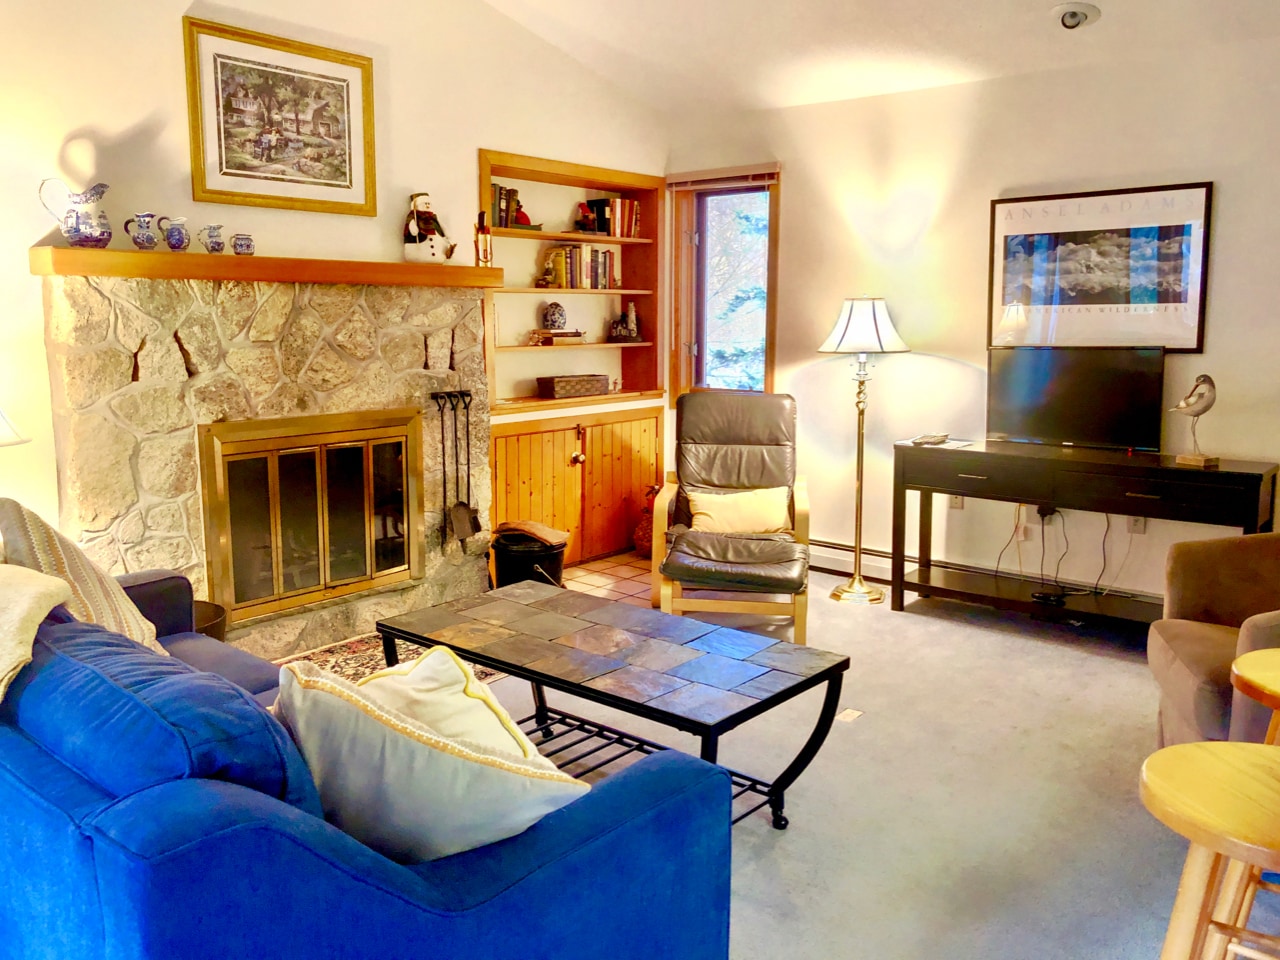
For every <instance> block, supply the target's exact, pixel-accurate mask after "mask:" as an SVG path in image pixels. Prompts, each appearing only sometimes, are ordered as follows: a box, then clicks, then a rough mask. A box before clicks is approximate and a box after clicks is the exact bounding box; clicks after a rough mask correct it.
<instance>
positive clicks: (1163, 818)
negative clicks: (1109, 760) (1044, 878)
mask: <svg viewBox="0 0 1280 960" xmlns="http://www.w3.org/2000/svg"><path fill="white" fill-rule="evenodd" d="M1139 786H1140V793H1141V796H1142V802H1143V804H1144V805H1145V806H1146V808H1147V810H1149V811H1150V812H1151V814H1152V816H1154V817H1155V818H1156V819H1157V820H1159V821H1160V822H1161V823H1163V824H1164V825H1165V826H1166V827H1168V828H1169V829H1170V830H1172V831H1174V832H1175V833H1177V834H1180V835H1181V836H1184V837H1186V838H1187V839H1188V840H1190V841H1191V849H1190V850H1188V851H1187V860H1186V864H1185V866H1184V867H1183V869H1182V878H1181V880H1179V882H1178V894H1177V897H1176V898H1175V899H1174V902H1173V912H1172V914H1171V916H1170V917H1169V930H1168V932H1167V933H1166V935H1165V941H1164V949H1163V950H1162V951H1161V953H1160V960H1201V958H1215V960H1216V958H1222V957H1226V956H1232V957H1250V958H1280V937H1273V936H1269V935H1267V934H1261V933H1255V932H1253V931H1250V930H1247V929H1245V928H1244V924H1245V923H1246V922H1247V921H1248V914H1249V908H1250V906H1251V905H1252V899H1253V897H1252V893H1253V885H1254V883H1255V882H1256V876H1257V872H1258V871H1259V870H1280V750H1276V748H1275V747H1272V746H1267V745H1265V744H1260V743H1229V742H1227V743H1221V742H1209V743H1183V744H1178V745H1177V746H1173V747H1165V748H1164V749H1163V750H1157V751H1156V752H1155V753H1153V754H1152V755H1151V756H1149V757H1148V758H1147V759H1146V762H1144V763H1143V765H1142V773H1141V775H1140V778H1139Z"/></svg>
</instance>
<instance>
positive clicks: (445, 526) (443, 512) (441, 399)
mask: <svg viewBox="0 0 1280 960" xmlns="http://www.w3.org/2000/svg"><path fill="white" fill-rule="evenodd" d="M431 399H432V400H434V401H435V402H436V409H437V410H439V411H440V552H441V553H445V552H446V551H445V541H446V540H448V539H449V472H448V471H449V454H448V451H449V446H448V444H447V443H446V442H445V439H444V405H445V402H446V397H445V395H444V394H443V393H433V394H432V395H431Z"/></svg>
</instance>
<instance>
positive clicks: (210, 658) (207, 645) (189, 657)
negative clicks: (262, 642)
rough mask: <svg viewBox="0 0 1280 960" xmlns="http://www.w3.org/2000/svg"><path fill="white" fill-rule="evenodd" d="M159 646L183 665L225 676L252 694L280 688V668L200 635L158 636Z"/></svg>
mask: <svg viewBox="0 0 1280 960" xmlns="http://www.w3.org/2000/svg"><path fill="white" fill-rule="evenodd" d="M160 645H161V646H162V647H164V648H165V649H166V650H168V651H169V653H170V654H171V655H172V656H175V657H177V658H178V659H179V660H181V661H182V662H183V663H188V664H190V665H191V666H193V667H195V668H196V669H197V670H208V671H209V672H210V673H216V674H218V675H219V676H222V677H226V678H227V679H228V680H230V681H231V682H232V683H234V684H236V686H240V687H244V688H245V689H246V690H248V691H249V692H250V693H252V694H259V693H265V692H267V691H268V690H275V689H276V688H278V687H279V686H280V668H279V667H277V666H276V665H275V664H274V663H271V662H270V661H267V660H263V659H262V658H261V657H255V656H254V655H253V654H252V653H248V652H247V651H244V650H241V649H240V648H239V647H233V646H231V644H229V643H223V642H222V641H221V640H215V639H213V637H206V636H205V635H204V634H203V633H176V634H173V635H172V636H168V637H161V638H160Z"/></svg>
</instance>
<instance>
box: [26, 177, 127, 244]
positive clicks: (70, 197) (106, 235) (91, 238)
mask: <svg viewBox="0 0 1280 960" xmlns="http://www.w3.org/2000/svg"><path fill="white" fill-rule="evenodd" d="M51 183H53V184H57V186H58V187H59V188H61V190H62V194H63V197H62V201H61V203H60V204H58V206H62V207H63V211H62V212H61V213H58V212H57V211H55V210H54V208H53V207H51V206H49V201H47V200H46V199H45V188H46V187H47V186H48V185H49V184H51ZM110 189H111V188H110V187H108V186H107V185H106V184H105V183H95V184H94V185H93V186H92V187H90V188H89V189H88V190H86V191H84V193H72V192H71V191H70V190H69V189H68V188H67V185H66V184H65V183H63V182H62V181H61V180H56V179H54V178H52V177H50V178H49V179H47V180H41V181H40V187H39V189H38V190H37V191H36V193H37V195H38V196H39V197H40V203H41V204H43V205H44V208H45V209H46V210H48V211H49V213H50V215H52V217H53V219H55V220H57V221H58V228H59V229H60V230H61V231H62V235H63V236H64V237H66V238H67V243H69V244H71V246H73V247H97V248H102V247H105V246H106V245H107V244H108V243H110V242H111V224H110V222H108V220H107V215H106V213H105V212H104V211H103V210H102V209H101V208H100V207H99V206H98V204H99V203H100V202H101V201H102V195H103V194H104V193H106V192H107V191H108V190H110ZM64 205H65V206H64Z"/></svg>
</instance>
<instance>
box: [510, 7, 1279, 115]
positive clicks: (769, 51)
mask: <svg viewBox="0 0 1280 960" xmlns="http://www.w3.org/2000/svg"><path fill="white" fill-rule="evenodd" d="M487 2H488V3H489V4H490V5H491V6H493V7H494V8H495V9H497V10H499V11H501V12H502V13H504V14H506V15H507V16H508V17H510V18H512V19H513V20H515V21H516V22H518V23H520V24H521V25H522V26H524V27H525V28H526V29H528V30H529V31H531V32H532V33H534V34H536V35H537V36H539V37H541V38H543V39H544V40H546V41H548V42H549V43H551V44H552V45H554V46H556V47H558V48H560V49H561V50H563V51H564V52H565V53H567V54H568V55H570V56H572V57H574V58H575V59H577V60H578V61H579V62H581V63H583V64H584V65H586V66H588V67H590V68H591V69H592V70H594V71H595V72H597V73H600V74H602V75H606V76H609V77H611V78H613V80H614V81H616V82H617V83H618V84H619V85H620V86H621V87H622V88H624V89H626V90H629V91H630V92H631V94H632V95H634V96H635V97H637V98H639V99H641V100H644V101H647V102H649V103H651V104H652V105H654V106H657V107H660V108H665V109H677V108H678V109H689V108H693V109H699V108H701V109H708V108H710V109H760V108H770V107H786V106H796V105H799V104H806V103H820V102H825V101H832V100H848V99H854V98H858V97H868V96H876V95H879V94H886V93H899V92H902V91H906V90H917V89H921V88H925V87H935V86H945V85H948V84H954V83H965V82H969V81H972V80H981V79H987V78H991V77H999V76H1016V75H1019V74H1027V73H1032V72H1037V71H1042V70H1053V69H1061V68H1066V67H1075V68H1081V67H1087V66H1088V65H1089V64H1093V63H1103V62H1109V61H1115V60H1120V59H1128V60H1137V61H1142V62H1150V63H1151V65H1152V69H1153V71H1156V72H1157V76H1158V72H1159V71H1162V70H1170V71H1176V70H1179V69H1180V61H1181V60H1182V58H1183V57H1185V56H1186V55H1187V54H1188V52H1190V51H1192V50H1194V49H1196V48H1204V47H1218V46H1225V45H1227V44H1230V43H1232V42H1237V41H1243V40H1250V39H1261V38H1265V37H1272V36H1278V35H1280V0H1095V3H1096V4H1097V6H1098V7H1100V8H1101V10H1102V16H1101V18H1100V19H1099V20H1098V21H1097V22H1096V23H1094V24H1091V25H1089V26H1086V27H1083V28H1079V29H1076V30H1071V31H1068V30H1064V29H1063V28H1062V26H1061V25H1060V24H1059V22H1058V20H1057V19H1056V18H1055V17H1054V15H1053V14H1052V13H1051V10H1052V8H1053V6H1054V5H1055V2H1056V0H970V2H959V0H791V2H788V0H487ZM1224 55H1225V54H1224ZM1050 107H1051V105H1048V104H1047V105H1046V108H1050ZM1171 108H1172V109H1176V107H1173V105H1171Z"/></svg>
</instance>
